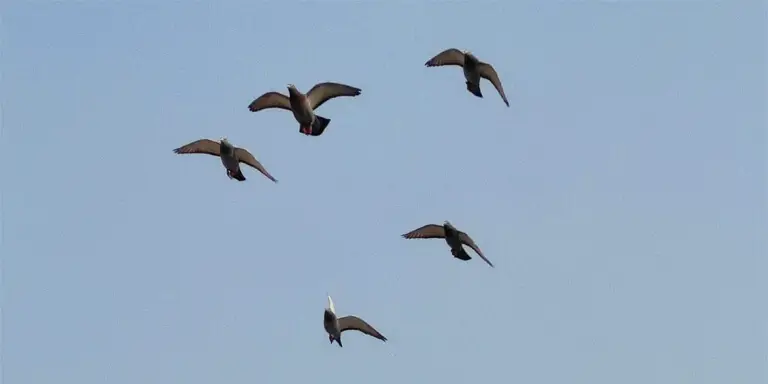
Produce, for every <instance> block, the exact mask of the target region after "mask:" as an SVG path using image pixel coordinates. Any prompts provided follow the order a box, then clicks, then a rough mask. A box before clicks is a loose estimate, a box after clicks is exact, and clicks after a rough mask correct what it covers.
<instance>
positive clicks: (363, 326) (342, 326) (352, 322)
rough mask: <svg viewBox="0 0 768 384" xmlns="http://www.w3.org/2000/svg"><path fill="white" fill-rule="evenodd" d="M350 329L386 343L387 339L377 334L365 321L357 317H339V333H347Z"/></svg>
mask: <svg viewBox="0 0 768 384" xmlns="http://www.w3.org/2000/svg"><path fill="white" fill-rule="evenodd" d="M350 329H354V330H355V331H360V332H362V333H365V334H366V335H368V336H373V337H375V338H377V339H379V340H381V341H387V338H386V337H384V335H382V334H381V333H379V331H377V330H376V329H375V328H373V327H372V326H371V325H370V324H368V323H366V322H365V320H363V319H361V318H359V317H357V316H344V317H340V318H339V332H344V331H348V330H350Z"/></svg>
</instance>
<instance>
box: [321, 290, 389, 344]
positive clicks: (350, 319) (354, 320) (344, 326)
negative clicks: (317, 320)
mask: <svg viewBox="0 0 768 384" xmlns="http://www.w3.org/2000/svg"><path fill="white" fill-rule="evenodd" d="M323 328H325V332H327V333H328V340H330V342H331V343H333V342H334V341H335V342H336V343H338V344H339V347H343V346H344V345H343V344H342V342H341V333H342V332H344V331H348V330H350V329H352V330H355V331H360V332H362V333H364V334H366V335H368V336H371V337H375V338H377V339H379V340H381V341H387V338H386V337H384V335H382V334H381V333H379V331H377V330H376V329H375V328H373V327H372V326H371V325H370V324H368V323H366V322H365V321H364V320H363V319H361V318H359V317H357V316H344V317H341V318H340V317H337V316H336V310H335V309H334V307H333V300H332V299H331V297H330V296H328V308H326V309H325V311H324V312H323Z"/></svg>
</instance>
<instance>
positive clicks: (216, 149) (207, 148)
mask: <svg viewBox="0 0 768 384" xmlns="http://www.w3.org/2000/svg"><path fill="white" fill-rule="evenodd" d="M173 152H175V153H178V154H188V153H204V154H207V155H213V156H217V157H219V158H221V164H223V165H224V168H226V169H227V176H228V177H229V178H230V179H235V180H237V181H245V176H244V175H243V171H242V170H241V169H240V163H243V164H248V165H250V166H251V167H253V168H256V169H257V170H258V171H259V172H261V173H262V174H264V176H266V177H267V178H268V179H270V180H272V181H274V182H275V183H277V180H276V179H275V178H274V177H272V175H270V174H269V172H267V170H266V169H265V168H264V166H262V165H261V163H259V161H258V160H256V158H255V157H253V155H252V154H251V153H250V152H248V150H246V149H244V148H238V147H235V146H234V145H232V144H231V143H230V142H229V141H227V138H226V137H222V138H221V141H220V142H218V143H217V142H215V141H213V140H209V139H200V140H196V141H193V142H191V143H189V144H187V145H183V146H181V147H179V148H176V149H174V150H173Z"/></svg>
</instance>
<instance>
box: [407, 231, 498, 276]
mask: <svg viewBox="0 0 768 384" xmlns="http://www.w3.org/2000/svg"><path fill="white" fill-rule="evenodd" d="M402 236H403V237H404V238H406V239H445V242H446V243H447V244H448V246H449V247H450V248H451V254H452V255H453V257H455V258H457V259H459V260H464V261H468V260H471V259H472V257H471V256H469V253H467V251H466V250H464V245H467V246H469V247H470V248H472V249H473V250H474V251H475V252H476V253H477V255H478V256H480V258H482V259H483V260H485V262H486V263H488V265H490V266H491V267H493V263H491V261H490V260H488V259H487V258H486V257H485V255H483V252H482V251H480V247H478V246H477V244H475V242H474V241H473V240H472V238H471V237H469V235H467V234H466V233H464V232H462V231H459V230H458V229H456V227H454V226H453V225H452V224H451V223H450V222H448V221H446V222H445V223H443V225H437V224H427V225H424V226H422V227H419V228H416V229H414V230H413V231H411V232H408V233H406V234H404V235H402Z"/></svg>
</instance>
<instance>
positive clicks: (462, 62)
mask: <svg viewBox="0 0 768 384" xmlns="http://www.w3.org/2000/svg"><path fill="white" fill-rule="evenodd" d="M424 65H426V66H427V67H440V66H444V65H458V66H460V67H462V68H463V69H464V79H466V84H467V91H469V92H470V93H472V94H473V95H475V96H477V97H483V93H482V92H481V91H480V78H481V77H482V78H484V79H487V80H488V81H490V82H491V84H493V87H494V88H496V91H498V92H499V95H501V99H502V100H504V104H506V105H507V107H509V101H507V96H506V95H505V94H504V87H502V86H501V80H499V75H498V74H497V73H496V70H495V69H493V67H492V66H491V65H490V64H488V63H483V62H482V61H480V60H478V59H477V57H475V56H474V55H473V54H472V53H470V52H469V51H463V52H462V51H459V50H458V49H456V48H449V49H446V50H445V51H442V52H440V53H438V54H437V56H435V57H433V58H431V59H429V61H427V62H426V63H424Z"/></svg>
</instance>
